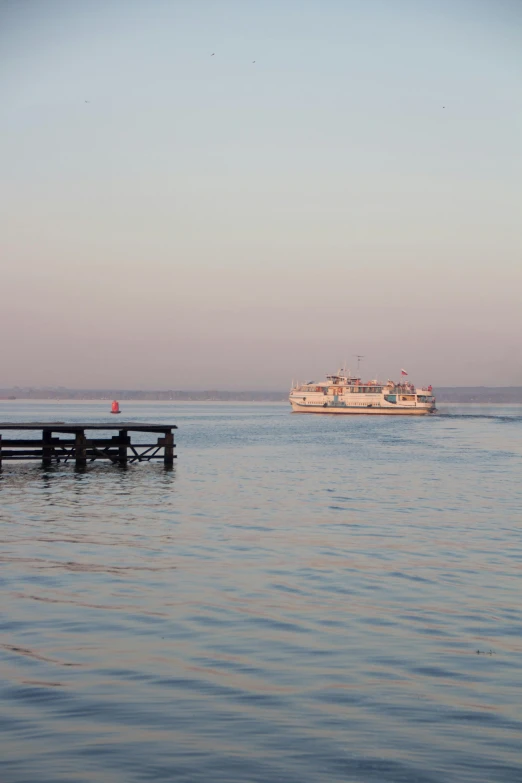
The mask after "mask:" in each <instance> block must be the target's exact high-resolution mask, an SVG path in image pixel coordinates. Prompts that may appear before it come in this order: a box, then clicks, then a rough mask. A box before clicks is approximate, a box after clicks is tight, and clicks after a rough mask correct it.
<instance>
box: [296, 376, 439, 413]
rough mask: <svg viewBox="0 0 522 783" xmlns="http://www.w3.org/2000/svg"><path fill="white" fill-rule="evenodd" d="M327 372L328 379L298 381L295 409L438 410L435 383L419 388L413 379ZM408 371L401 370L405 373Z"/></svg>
mask: <svg viewBox="0 0 522 783" xmlns="http://www.w3.org/2000/svg"><path fill="white" fill-rule="evenodd" d="M343 372H344V371H343V370H339V372H338V374H337V375H327V376H326V380H325V381H320V382H319V383H317V382H316V381H308V382H307V383H304V384H299V383H298V384H296V385H295V386H293V388H292V390H291V392H290V397H289V400H290V405H291V406H292V411H294V413H344V414H354V413H366V414H395V415H397V414H399V415H407V416H422V415H424V414H427V413H434V412H435V410H436V408H435V397H434V396H433V394H432V392H433V389H432V387H431V386H427V387H423V388H416V387H415V386H414V385H413V384H412V383H407V382H404V381H403V382H401V383H395V381H390V380H389V381H387V382H386V383H382V382H380V381H376V380H372V381H364V382H363V381H362V380H361V379H360V378H354V377H351V376H350V373H349V372H348V374H347V375H344V374H343ZM407 374H408V373H407V372H406V371H405V370H401V375H402V376H405V375H407Z"/></svg>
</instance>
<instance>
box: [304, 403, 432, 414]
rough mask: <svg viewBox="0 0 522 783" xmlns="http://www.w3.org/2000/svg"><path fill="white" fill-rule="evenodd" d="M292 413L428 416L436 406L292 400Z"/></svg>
mask: <svg viewBox="0 0 522 783" xmlns="http://www.w3.org/2000/svg"><path fill="white" fill-rule="evenodd" d="M290 404H291V406H292V413H324V414H329V415H331V414H335V415H342V416H427V415H428V414H431V413H435V408H420V407H413V406H412V407H411V408H410V407H408V408H407V407H404V408H399V407H393V408H392V407H391V406H390V407H389V408H388V407H386V408H384V407H382V408H381V407H371V408H370V407H362V406H361V407H349V406H344V405H338V406H336V405H328V406H326V407H324V406H322V405H299V403H296V402H291V403H290Z"/></svg>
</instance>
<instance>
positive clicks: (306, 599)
mask: <svg viewBox="0 0 522 783" xmlns="http://www.w3.org/2000/svg"><path fill="white" fill-rule="evenodd" d="M57 407H59V406H57V405H55V404H48V405H44V404H36V403H35V404H26V403H9V404H7V403H3V404H2V411H0V418H2V419H4V420H5V419H6V418H7V417H8V416H11V418H12V419H13V420H15V419H21V418H27V419H29V418H30V419H33V420H34V419H36V418H41V417H47V420H52V419H53V418H54V419H56V416H57ZM126 407H127V408H128V411H126V418H127V415H128V413H130V414H135V416H134V418H135V419H141V420H159V421H165V422H170V421H174V422H175V423H177V424H179V426H180V429H179V431H178V433H177V441H178V444H179V446H178V450H177V451H178V455H179V458H178V461H177V464H176V467H175V470H174V471H172V472H165V471H164V470H163V468H162V466H161V465H147V464H143V465H134V466H131V467H129V469H128V470H126V471H125V470H121V469H119V468H117V467H113V466H110V465H100V464H95V465H94V467H92V468H89V469H88V471H87V472H86V473H84V474H76V473H74V469H73V467H72V466H58V467H56V468H53V469H52V470H48V471H43V470H42V469H41V468H39V467H38V466H37V465H35V464H32V465H29V466H23V465H20V464H10V463H6V464H5V466H4V472H3V474H2V475H1V477H0V504H1V505H0V523H1V524H0V539H1V544H2V546H1V549H0V563H1V566H0V584H1V587H2V598H3V604H2V605H3V608H4V612H3V614H2V617H1V620H0V622H1V631H0V681H1V685H0V688H1V694H0V695H1V705H2V706H1V707H0V729H1V734H0V758H1V760H2V761H1V762H0V768H1V771H2V774H1V775H0V779H1V780H2V783H22V781H23V782H24V783H27V781H39V782H41V783H58V782H60V783H62V782H63V781H96V783H106V782H107V783H112V782H113V781H114V782H116V781H117V782H118V783H123V782H124V781H125V782H127V781H145V780H154V781H173V780H176V781H187V783H188V782H189V781H191V782H192V781H196V782H198V781H201V782H203V781H205V783H208V781H209V780H212V781H223V783H225V781H227V782H228V781H241V782H242V783H243V782H244V781H256V782H257V781H259V782H261V781H263V782H265V781H276V780H284V781H295V782H296V783H297V782H298V781H299V783H302V782H305V783H307V782H308V781H310V782H311V781H314V783H315V781H318V780H329V781H330V780H331V781H346V780H351V781H364V782H365V783H366V782H367V781H368V782H371V783H373V782H375V783H381V782H382V781H393V782H394V783H395V781H397V782H398V781H401V783H402V782H407V783H411V782H413V781H418V782H419V783H421V782H422V783H430V781H437V783H439V782H440V783H442V782H444V783H452V782H455V783H457V782H458V783H461V782H462V781H469V782H470V783H471V781H473V782H475V781H482V782H483V783H491V781H495V782H497V781H509V783H515V781H516V782H517V783H518V781H519V780H520V779H522V759H521V751H520V747H521V745H520V736H521V729H522V715H521V708H520V704H521V703H522V656H521V653H522V642H521V633H522V608H521V601H520V595H521V583H520V574H521V569H522V541H521V535H520V534H521V530H522V520H521V512H520V509H521V508H522V491H521V488H520V475H521V468H522V438H521V435H522V415H521V411H520V408H518V409H517V408H515V407H512V408H510V407H509V406H504V407H499V408H494V409H492V406H489V407H488V410H487V411H477V410H476V409H473V408H471V409H470V408H464V407H461V408H457V407H456V406H448V407H447V410H444V411H442V414H441V415H440V416H436V417H431V418H428V419H420V420H404V419H403V420H397V419H390V420H382V419H380V418H379V420H378V421H376V420H375V419H372V418H368V419H367V418H366V417H360V418H359V417H357V418H351V417H346V418H344V417H342V418H341V420H339V417H332V418H330V417H326V416H325V417H323V416H318V417H313V416H309V417H307V416H292V415H290V414H289V413H288V410H287V408H286V406H279V405H252V406H250V405H232V404H231V405H226V404H221V405H219V404H218V405H210V404H206V405H205V404H152V405H150V406H145V405H139V406H138V405H136V407H135V410H132V411H131V410H130V408H131V404H130V403H126ZM99 408H100V405H99V404H91V405H79V404H75V405H71V406H67V405H66V404H63V405H62V406H61V407H60V411H59V413H60V416H59V418H61V419H65V420H67V418H70V419H74V418H82V419H84V418H86V417H91V419H92V420H95V419H96V420H98V419H99V418H100V414H99ZM470 413H471V415H470ZM130 417H131V416H130V415H129V418H130Z"/></svg>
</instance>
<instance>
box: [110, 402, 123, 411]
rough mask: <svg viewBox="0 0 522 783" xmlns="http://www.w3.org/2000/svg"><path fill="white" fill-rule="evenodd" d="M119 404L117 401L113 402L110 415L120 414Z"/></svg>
mask: <svg viewBox="0 0 522 783" xmlns="http://www.w3.org/2000/svg"><path fill="white" fill-rule="evenodd" d="M120 412H121V411H120V403H119V402H118V401H117V400H113V403H112V407H111V413H120Z"/></svg>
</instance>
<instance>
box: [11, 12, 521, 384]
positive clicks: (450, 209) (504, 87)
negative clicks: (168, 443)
mask: <svg viewBox="0 0 522 783" xmlns="http://www.w3.org/2000/svg"><path fill="white" fill-rule="evenodd" d="M521 99H522V3H520V2H518V0H513V1H512V0H488V1H486V0H437V1H436V2H433V1H432V0H394V2H389V0H283V2H281V0H139V1H138V0H89V2H86V1H85V0H0V302H1V308H0V328H1V333H2V341H1V347H0V388H1V387H3V388H6V387H8V386H13V385H18V386H26V385H29V386H49V385H56V386H58V385H61V386H66V387H71V388H104V387H114V386H117V387H123V388H143V389H161V388H173V389H208V388H215V389H285V388H288V387H289V385H290V382H291V380H292V379H297V378H298V379H300V380H308V379H312V378H313V379H319V378H322V377H324V375H325V374H326V373H330V372H334V371H336V370H337V369H338V368H339V367H340V366H343V365H344V364H345V361H346V363H347V364H348V366H351V368H352V369H355V367H356V359H355V358H354V357H355V355H356V354H360V355H363V356H364V359H363V361H362V365H361V374H362V375H363V377H380V378H384V379H386V378H388V377H391V378H397V377H398V376H399V374H400V369H401V368H405V369H406V370H407V371H408V372H409V374H410V377H411V379H412V380H414V381H416V382H418V383H419V384H428V383H432V384H433V385H434V386H436V385H442V386H450V385H482V384H483V385H517V384H518V385H522V350H521V344H522V252H521V251H522V229H521V226H522V221H521V217H522V100H521Z"/></svg>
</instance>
